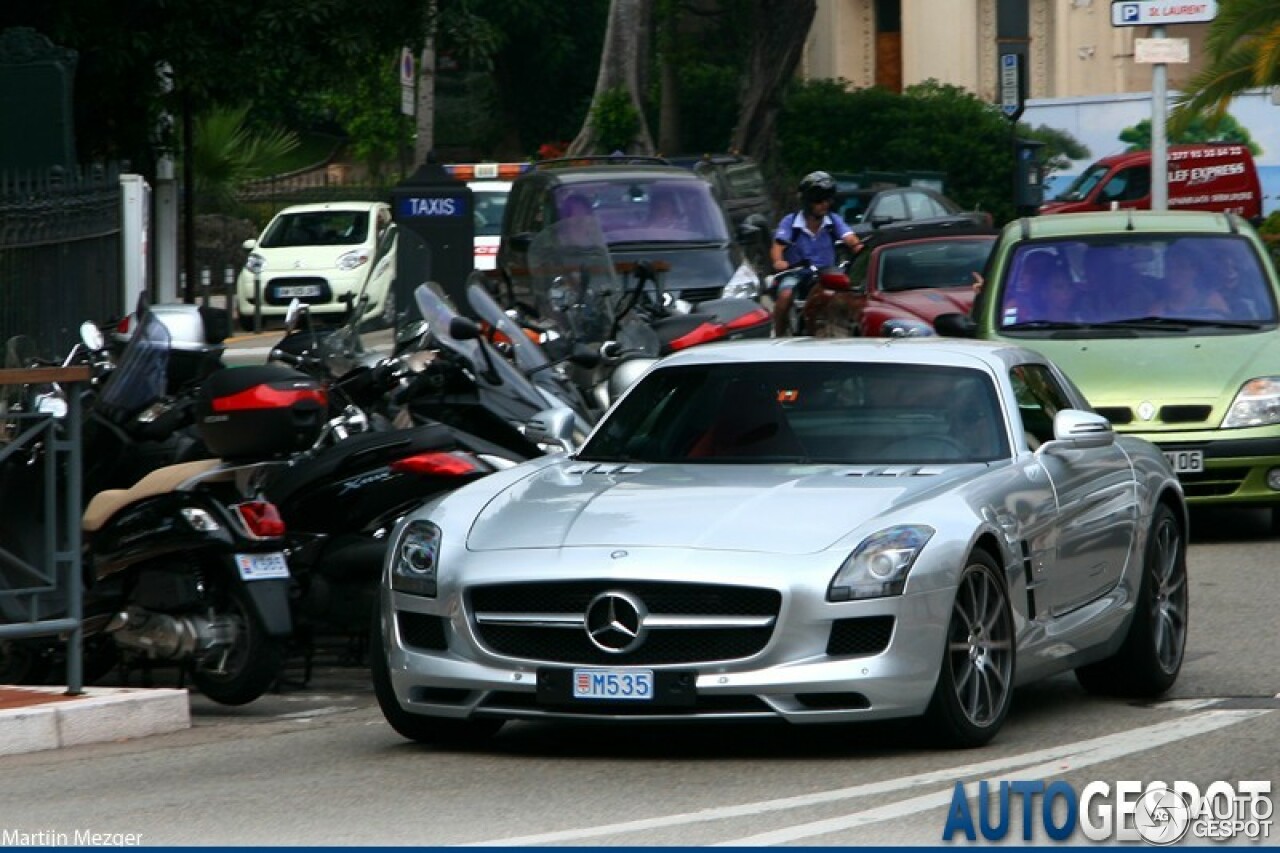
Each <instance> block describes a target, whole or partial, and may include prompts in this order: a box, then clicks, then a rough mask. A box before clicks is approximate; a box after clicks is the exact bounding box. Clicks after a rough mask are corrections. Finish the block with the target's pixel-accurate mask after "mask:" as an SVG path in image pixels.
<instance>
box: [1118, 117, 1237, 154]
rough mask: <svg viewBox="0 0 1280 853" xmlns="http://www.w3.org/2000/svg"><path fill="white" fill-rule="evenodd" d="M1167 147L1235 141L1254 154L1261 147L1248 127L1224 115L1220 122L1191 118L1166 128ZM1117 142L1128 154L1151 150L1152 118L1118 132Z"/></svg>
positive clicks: (1203, 118) (1218, 120)
mask: <svg viewBox="0 0 1280 853" xmlns="http://www.w3.org/2000/svg"><path fill="white" fill-rule="evenodd" d="M1166 130H1167V135H1168V141H1169V144H1171V145H1172V144H1178V143H1185V142H1236V143H1239V144H1241V145H1247V146H1249V151H1251V152H1252V153H1253V154H1255V155H1257V154H1261V153H1262V148H1261V147H1260V146H1259V145H1258V144H1257V143H1256V142H1254V141H1253V137H1252V136H1250V134H1249V130H1248V128H1246V127H1244V126H1243V125H1241V124H1240V122H1238V121H1236V120H1235V117H1234V116H1232V115H1230V114H1227V115H1224V116H1222V118H1219V119H1216V120H1215V119H1211V118H1210V117H1208V116H1199V115H1193V116H1190V117H1189V118H1187V119H1186V120H1185V121H1183V122H1181V123H1180V124H1179V125H1178V126H1177V127H1176V128H1174V127H1168V128H1167V129H1166ZM1120 141H1121V142H1124V143H1126V144H1127V145H1128V146H1129V147H1128V148H1127V149H1126V150H1128V151H1146V150H1147V149H1149V148H1150V147H1151V119H1146V118H1144V119H1143V120H1142V121H1140V122H1138V123H1137V124H1135V125H1132V126H1130V127H1126V128H1125V129H1124V130H1122V131H1120Z"/></svg>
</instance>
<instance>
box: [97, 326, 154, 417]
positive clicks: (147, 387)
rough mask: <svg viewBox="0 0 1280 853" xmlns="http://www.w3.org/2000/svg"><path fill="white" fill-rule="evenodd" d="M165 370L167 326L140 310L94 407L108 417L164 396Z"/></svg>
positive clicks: (127, 413) (128, 412) (128, 414)
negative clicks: (135, 325) (139, 318)
mask: <svg viewBox="0 0 1280 853" xmlns="http://www.w3.org/2000/svg"><path fill="white" fill-rule="evenodd" d="M168 370H169V329H168V327H167V326H165V324H164V323H162V322H160V320H159V319H158V318H157V317H156V315H155V314H153V313H152V312H150V311H144V312H143V313H142V315H141V320H140V322H139V323H138V328H137V330H136V331H135V332H134V333H133V335H132V336H131V337H130V338H129V342H128V343H127V344H125V348H124V352H122V353H121V354H120V361H119V362H118V364H117V366H116V369H115V370H114V371H113V372H112V373H111V375H110V376H109V377H108V378H107V381H106V382H105V383H104V384H103V387H102V394H101V395H99V397H98V401H97V404H96V408H97V409H98V411H99V412H101V413H102V414H103V415H105V416H106V417H108V418H111V419H117V420H119V419H124V418H128V417H131V416H133V415H134V414H136V413H137V412H139V411H141V410H142V409H144V408H146V407H147V406H149V405H151V404H152V403H154V402H155V401H156V400H159V399H160V398H161V397H162V396H164V391H165V387H166V385H165V383H166V377H167V376H168Z"/></svg>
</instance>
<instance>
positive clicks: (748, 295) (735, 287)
mask: <svg viewBox="0 0 1280 853" xmlns="http://www.w3.org/2000/svg"><path fill="white" fill-rule="evenodd" d="M721 295H722V296H724V297H725V298H728V297H731V296H737V297H741V298H743V299H755V298H756V297H757V296H759V295H760V278H759V276H757V275H756V272H755V270H753V269H751V267H749V266H747V265H746V264H741V265H740V266H739V267H738V268H737V269H736V270H734V271H733V275H731V276H730V277H729V283H728V284H726V285H725V286H724V291H723V292H722V294H721Z"/></svg>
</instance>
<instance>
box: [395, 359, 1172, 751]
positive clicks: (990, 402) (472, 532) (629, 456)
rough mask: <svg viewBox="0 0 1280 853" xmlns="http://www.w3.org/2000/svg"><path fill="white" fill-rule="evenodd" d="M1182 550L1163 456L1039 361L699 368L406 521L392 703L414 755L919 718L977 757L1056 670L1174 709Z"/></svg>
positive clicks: (664, 372)
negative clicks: (527, 725) (562, 732)
mask: <svg viewBox="0 0 1280 853" xmlns="http://www.w3.org/2000/svg"><path fill="white" fill-rule="evenodd" d="M544 428H546V424H545V422H544ZM1186 537H1187V518H1186V510H1185V506H1184V503H1183V495H1182V492H1181V489H1180V488H1179V485H1178V481H1177V479H1176V477H1175V476H1174V475H1173V473H1172V471H1171V470H1170V468H1169V465H1168V463H1167V462H1166V460H1165V458H1164V456H1163V455H1162V454H1161V453H1160V451H1159V450H1157V449H1156V448H1155V447H1154V446H1152V445H1150V444H1148V443H1147V442H1145V441H1142V440H1140V439H1135V438H1130V437H1125V436H1117V435H1116V434H1115V433H1114V432H1113V431H1112V429H1111V427H1110V425H1109V424H1108V423H1107V421H1106V420H1105V419H1103V418H1102V417H1101V416H1099V415H1096V414H1094V413H1092V412H1091V411H1089V407H1088V404H1087V403H1086V401H1085V399H1084V398H1083V397H1082V396H1081V394H1080V392H1079V391H1078V390H1077V389H1076V388H1075V387H1074V386H1073V385H1072V384H1071V382H1070V381H1069V380H1068V379H1067V377H1066V376H1065V375H1064V374H1063V373H1062V372H1061V371H1060V370H1059V369H1058V368H1056V367H1055V366H1054V365H1053V364H1051V363H1050V362H1048V361H1047V360H1046V359H1045V358H1044V357H1042V356H1040V355H1038V354H1036V353H1034V352H1032V351H1030V350H1026V349H1022V348H1019V347H1014V346H1007V345H996V344H986V343H979V342H975V341H956V340H946V339H891V340H861V339H855V340H806V339H793V340H785V341H759V342H755V341H753V342H743V343H731V344H716V345H709V346H702V347H695V348H693V349H691V350H688V351H686V352H683V353H680V354H678V355H674V356H671V357H669V358H667V359H664V360H663V361H661V362H659V363H658V364H657V365H655V366H654V367H653V368H652V369H651V370H650V371H649V372H648V373H646V374H645V375H644V376H643V378H642V379H641V380H640V381H639V382H638V383H636V384H635V385H634V386H632V387H631V389H630V390H629V391H628V392H627V393H626V395H625V396H624V397H623V398H622V399H621V400H619V401H618V403H617V404H616V405H615V406H614V407H613V408H612V409H611V410H610V411H609V413H608V414H607V415H606V416H605V417H604V418H603V419H602V420H601V422H600V423H599V424H598V425H597V427H596V428H595V430H594V431H593V432H592V434H591V435H590V436H589V437H588V439H587V441H586V443H585V444H584V445H583V446H582V447H581V448H580V449H579V450H577V451H576V452H574V453H570V454H568V455H563V454H561V455H556V456H552V457H546V458H541V459H536V460H534V461H531V462H527V463H525V464H522V465H519V466H516V467H514V468H510V469H508V470H505V471H500V472H498V473H495V474H491V475H489V476H488V477H486V478H484V479H482V480H479V481H476V482H474V483H472V484H471V485H468V486H466V487H465V488H462V489H460V490H458V491H456V492H454V493H452V494H450V495H447V496H445V497H443V498H441V499H438V500H435V501H433V502H431V503H429V504H426V505H424V506H423V507H422V508H420V509H418V510H417V511H415V512H413V513H412V514H410V515H409V516H408V517H406V518H405V519H404V520H403V521H402V522H401V523H400V524H399V525H398V526H397V528H396V529H395V531H394V532H393V534H392V544H391V547H390V548H389V549H388V558H387V565H386V566H385V571H384V581H383V586H382V591H381V606H380V615H379V617H378V618H377V619H376V620H375V626H374V646H373V649H374V653H373V659H374V660H373V676H374V682H375V685H376V688H377V695H378V699H379V702H380V704H381V707H382V710H383V713H384V714H385V716H386V718H387V720H388V721H389V722H390V724H391V725H392V726H393V727H394V728H395V730H396V731H397V732H399V733H400V734H402V735H404V736H405V737H408V738H411V739H413V740H419V741H442V740H469V739H474V738H477V737H481V736H486V735H489V734H492V733H494V732H496V731H497V730H498V728H500V727H501V725H502V724H503V722H504V721H506V720H514V719H538V720H547V719H559V720H637V719H643V720H647V721H653V720H680V721H687V720H762V719H781V720H786V721H788V722H793V723H822V722H850V721H857V720H874V719H882V718H888V717H908V716H924V717H925V718H926V719H927V721H928V728H927V731H929V732H930V733H932V734H933V735H935V736H936V740H938V741H940V742H943V743H947V744H950V745H955V746H973V745H978V744H982V743H985V742H987V741H988V740H990V739H991V738H992V737H993V736H995V734H996V732H997V731H998V730H999V728H1000V726H1001V724H1002V723H1003V721H1004V719H1005V716H1006V714H1007V713H1008V710H1009V704H1010V696H1011V692H1012V690H1013V688H1014V687H1015V686H1016V685H1019V684H1022V683H1025V682H1028V681H1031V680H1033V679H1038V678H1042V677H1044V676H1047V675H1051V674H1054V673H1058V672H1062V671H1064V670H1075V672H1076V674H1077V676H1078V678H1079V680H1080V682H1081V683H1082V684H1083V685H1084V686H1085V687H1086V688H1087V689H1089V690H1091V691H1097V692H1102V693H1112V694H1122V695H1131V696H1132V695H1137V696H1153V695H1156V694H1159V693H1161V692H1163V691H1165V690H1167V689H1168V688H1169V687H1170V686H1171V685H1172V684H1173V682H1174V679H1175V678H1176V677H1177V675H1178V671H1179V669H1180V667H1181V664H1182V656H1183V648H1184V645H1185V641H1186V636H1187V575H1186Z"/></svg>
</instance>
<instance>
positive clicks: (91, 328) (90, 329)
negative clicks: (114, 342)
mask: <svg viewBox="0 0 1280 853" xmlns="http://www.w3.org/2000/svg"><path fill="white" fill-rule="evenodd" d="M80 340H81V341H83V342H84V345H85V346H87V347H88V348H89V349H90V350H92V351H93V352H98V351H99V350H101V349H102V347H103V346H105V345H106V342H107V341H106V338H105V337H103V335H102V330H101V329H99V328H98V327H97V326H95V325H94V324H93V323H90V322H89V321H88V320H85V321H84V322H83V323H81V324H80Z"/></svg>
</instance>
